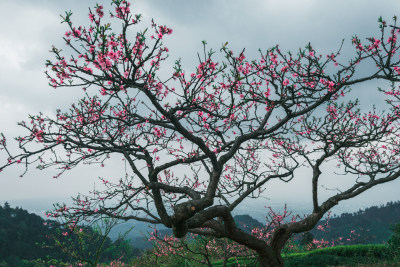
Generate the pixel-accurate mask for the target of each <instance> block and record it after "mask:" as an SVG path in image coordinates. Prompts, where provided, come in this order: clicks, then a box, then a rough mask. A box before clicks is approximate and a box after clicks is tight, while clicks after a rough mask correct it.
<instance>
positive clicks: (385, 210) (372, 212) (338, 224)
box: [311, 201, 400, 244]
mask: <svg viewBox="0 0 400 267" xmlns="http://www.w3.org/2000/svg"><path fill="white" fill-rule="evenodd" d="M399 222H400V202H399V201H398V202H388V203H387V204H386V205H381V206H379V207H378V206H372V207H369V208H366V209H365V210H361V209H360V210H359V211H358V212H354V213H343V214H341V215H339V216H333V217H332V218H331V219H330V220H329V222H328V225H329V227H328V228H326V229H325V231H319V230H317V227H316V228H315V229H313V230H312V231H311V233H312V234H313V235H314V237H315V238H316V239H321V238H323V239H325V240H334V239H337V238H340V237H343V238H346V239H347V238H350V236H351V238H350V239H351V240H350V243H351V244H377V243H383V242H386V241H387V240H388V238H389V237H390V235H391V233H392V232H391V230H390V226H391V225H393V224H394V223H399ZM325 223H326V220H324V221H321V222H320V223H319V225H324V224H325ZM352 231H354V232H353V233H352Z"/></svg>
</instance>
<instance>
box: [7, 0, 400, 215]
mask: <svg viewBox="0 0 400 267" xmlns="http://www.w3.org/2000/svg"><path fill="white" fill-rule="evenodd" d="M94 3H95V1H89V0H87V1H85V0H63V1H61V0H35V1H33V0H0V25H1V30H0V48H1V49H0V122H1V124H0V132H4V133H5V134H6V136H7V137H8V138H9V139H10V138H11V137H12V136H17V135H19V134H21V129H20V128H19V127H17V125H16V122H18V121H21V120H24V119H27V115H28V114H36V113H38V112H43V113H45V114H52V113H54V111H55V109H57V108H59V107H68V106H69V105H70V104H71V103H73V102H74V101H75V100H77V99H78V98H79V97H80V96H81V93H80V92H79V91H78V89H69V88H61V89H57V90H54V89H52V88H51V87H49V86H48V85H47V80H46V78H45V75H44V73H43V72H44V62H45V60H46V59H51V55H50V53H49V49H50V47H51V45H52V44H54V45H56V46H57V47H58V48H62V47H63V42H62V40H61V37H62V35H63V34H64V32H65V31H66V30H67V28H66V25H65V24H60V21H61V18H60V17H59V14H62V13H64V11H65V10H72V11H73V12H74V15H73V17H72V19H73V21H76V25H87V23H88V17H87V10H88V9H87V8H88V7H89V6H92V7H93V6H94ZM99 3H101V4H104V5H105V8H107V7H108V6H109V5H108V3H109V1H99ZM132 4H133V5H132V10H133V12H135V13H141V14H142V15H143V22H142V25H145V26H148V25H149V22H150V19H151V18H154V19H155V20H156V22H157V23H159V24H165V25H168V26H169V27H171V28H172V29H173V30H174V32H173V34H172V35H171V36H169V38H168V39H167V41H166V45H167V46H168V47H169V50H170V55H171V58H172V59H176V58H178V57H180V58H182V62H183V65H184V67H185V68H187V69H190V70H193V69H194V66H195V64H196V63H197V62H196V57H197V56H196V53H197V52H198V51H201V48H202V46H201V41H202V40H206V41H207V42H208V45H209V47H210V48H213V49H214V50H217V51H218V50H219V48H220V47H221V45H222V44H224V43H225V42H227V41H228V42H229V47H230V48H231V49H234V50H236V51H237V50H241V49H243V48H246V53H247V57H248V58H256V57H257V53H258V52H257V50H258V49H259V48H262V49H266V48H269V47H271V46H273V45H275V44H280V47H281V50H283V51H287V50H292V51H296V50H297V49H298V48H299V47H304V46H305V45H306V44H307V43H308V42H311V43H312V44H313V47H314V48H315V49H316V50H317V52H321V53H323V54H324V53H329V52H334V51H335V50H336V49H337V48H338V47H339V46H340V43H341V40H342V39H343V38H345V39H346V43H347V44H350V40H351V37H352V36H353V35H354V34H357V35H358V36H359V37H361V38H364V37H369V36H372V35H375V36H376V35H377V34H378V24H377V19H378V17H379V16H383V17H384V19H386V20H388V21H390V20H391V18H392V17H393V15H396V14H397V15H400V2H399V1H398V0H397V1H385V2H384V4H380V3H379V1H367V0H359V1H349V0H347V1H344V0H340V1H338V0H337V1H331V0H330V1H324V0H306V1H301V0H293V1H284V0H280V1H268V0H246V1H237V0H213V1H211V0H202V1H194V0H185V1H177V0H174V1H167V0H164V1H161V0H160V1H155V0H153V1H149V0H140V1H134V2H133V1H132ZM346 48H349V45H347V46H345V49H346ZM343 55H344V57H343V60H345V59H346V55H348V52H347V51H344V52H343ZM375 85H376V84H374V83H370V84H369V86H370V87H372V88H373V89H368V90H375V89H374V88H375ZM361 95H362V96H364V98H366V97H365V95H366V94H365V93H362V94H360V96H361ZM366 101H367V102H368V101H369V102H368V103H372V102H373V101H371V99H369V100H368V98H366ZM22 133H23V132H22ZM3 155H4V154H1V156H3ZM0 161H1V162H3V161H4V159H0ZM20 173H21V169H17V168H10V169H7V170H6V171H4V172H3V173H2V174H1V175H0V202H3V201H6V200H8V201H11V202H13V201H14V202H18V200H21V199H29V200H35V199H36V200H37V199H43V198H46V199H50V200H51V201H63V200H64V199H66V198H67V197H68V196H71V195H75V194H76V193H77V192H82V193H85V192H87V191H89V190H90V189H92V188H93V184H94V182H95V181H96V177H97V176H99V175H103V176H110V177H120V176H121V175H122V174H123V166H121V170H118V168H117V167H114V166H113V167H112V168H104V169H102V170H101V172H100V171H99V170H97V169H95V168H78V169H76V170H73V171H71V172H70V173H68V174H67V175H64V176H62V177H61V178H60V179H58V180H55V179H52V178H51V177H52V176H53V174H54V173H55V171H54V170H50V171H42V172H39V171H36V170H32V171H31V172H29V173H28V174H27V175H25V177H24V178H18V175H19V174H20ZM303 181H304V180H302V179H298V180H297V181H295V182H294V183H293V184H292V185H284V186H283V187H282V186H278V187H276V188H274V189H273V190H272V191H270V197H272V199H274V200H275V201H281V199H283V197H286V196H288V198H287V199H288V201H291V202H295V201H297V200H299V201H302V202H304V201H308V200H309V197H310V194H309V193H310V191H309V188H306V186H304V185H303ZM286 186H288V187H286ZM287 188H288V189H287ZM299 188H304V190H303V189H302V190H299ZM399 189H400V181H397V182H395V183H391V184H387V185H383V186H381V187H379V188H375V189H372V190H371V192H368V193H365V194H364V195H362V196H359V197H358V198H357V199H356V200H354V201H353V202H347V204H348V205H350V204H351V205H361V206H364V207H365V206H369V205H372V204H374V203H384V202H386V201H391V200H399V199H400V194H399V193H398V192H399ZM294 193H295V194H294ZM293 195H295V196H296V198H294V197H293ZM349 203H350V204H349Z"/></svg>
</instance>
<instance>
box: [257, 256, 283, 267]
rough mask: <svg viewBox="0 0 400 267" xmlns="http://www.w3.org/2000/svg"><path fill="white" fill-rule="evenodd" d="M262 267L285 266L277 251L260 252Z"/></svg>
mask: <svg viewBox="0 0 400 267" xmlns="http://www.w3.org/2000/svg"><path fill="white" fill-rule="evenodd" d="M258 263H259V264H260V267H283V266H284V265H283V259H282V257H281V255H280V254H276V253H258Z"/></svg>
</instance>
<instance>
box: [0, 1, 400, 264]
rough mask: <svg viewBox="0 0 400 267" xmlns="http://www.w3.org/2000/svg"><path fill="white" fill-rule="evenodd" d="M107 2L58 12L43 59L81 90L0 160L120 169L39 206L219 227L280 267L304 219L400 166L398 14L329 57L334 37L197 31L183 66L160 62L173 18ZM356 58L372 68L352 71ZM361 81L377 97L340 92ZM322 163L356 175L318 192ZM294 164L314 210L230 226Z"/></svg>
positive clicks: (89, 215)
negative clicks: (326, 45) (238, 39)
mask: <svg viewBox="0 0 400 267" xmlns="http://www.w3.org/2000/svg"><path fill="white" fill-rule="evenodd" d="M111 7H112V9H111V10H112V11H110V12H109V13H108V12H106V11H105V10H104V8H103V6H101V5H96V7H95V8H94V9H89V20H90V23H89V25H88V26H75V25H74V24H73V22H72V12H66V14H65V15H64V16H62V17H63V22H65V23H66V24H67V26H68V30H67V31H66V33H65V35H64V37H63V39H64V40H65V43H66V46H67V47H68V49H66V50H65V51H62V50H61V49H58V48H56V47H53V48H52V49H51V53H52V54H53V55H54V59H53V60H48V61H47V63H46V66H47V69H48V70H47V71H46V75H47V77H48V79H49V84H50V86H52V87H54V88H62V87H78V88H83V90H85V92H86V96H85V97H84V98H82V99H81V100H80V101H79V102H77V103H74V104H72V105H71V108H70V109H69V110H57V112H56V116H55V117H52V116H46V115H44V114H39V115H35V116H31V117H30V118H29V121H23V122H21V123H20V125H21V127H22V128H24V129H25V131H27V134H26V135H24V136H20V137H17V141H18V142H19V147H20V149H21V151H20V152H17V153H13V151H10V150H9V149H8V147H7V142H6V138H5V137H4V136H2V140H1V141H0V145H1V149H2V150H3V152H5V153H6V154H7V158H8V161H7V162H5V163H4V164H3V165H2V166H1V167H0V169H4V168H6V167H8V166H10V165H13V164H20V165H23V166H25V171H27V170H28V169H29V167H30V166H31V165H35V166H36V167H37V168H39V169H44V168H49V167H56V168H58V170H59V172H58V173H57V174H56V175H55V177H59V176H60V175H61V174H62V173H64V172H65V171H68V170H70V169H72V168H74V167H76V166H78V165H80V164H99V166H104V164H106V162H107V160H109V159H110V158H111V157H116V156H120V157H122V158H123V161H124V162H125V164H126V166H127V167H128V168H129V169H127V170H126V176H125V177H123V178H121V179H120V181H119V182H116V183H114V182H110V181H109V180H108V179H106V178H102V182H103V184H104V186H105V188H104V189H102V190H96V191H94V192H92V194H90V195H88V196H79V197H77V198H76V199H75V205H74V206H73V207H66V206H62V205H60V207H58V209H57V210H55V211H54V212H53V213H52V214H49V215H51V216H53V217H59V216H63V217H66V218H69V221H70V222H71V223H73V224H76V223H77V222H78V221H80V220H93V219H94V220H96V219H99V218H104V217H111V218H117V219H125V220H131V219H133V220H139V221H146V222H150V223H154V224H163V225H165V226H167V227H169V228H172V229H173V233H174V235H175V237H177V238H182V237H184V236H185V235H186V234H187V233H188V232H191V233H195V234H199V235H207V236H214V237H221V238H222V237H224V238H229V239H230V240H232V241H235V242H237V243H239V244H241V245H244V246H246V247H247V248H249V249H252V250H254V251H255V252H256V253H257V254H258V256H259V261H260V263H261V265H262V266H280V265H282V264H283V262H282V258H281V256H280V252H281V250H282V248H283V247H284V245H285V243H286V242H287V240H288V239H289V238H290V237H291V236H292V235H293V234H294V233H301V232H305V231H309V230H311V229H312V228H313V227H314V226H315V225H316V224H317V223H318V221H319V220H320V219H321V218H322V217H323V215H324V214H325V213H326V212H327V211H328V210H329V209H331V208H332V207H334V206H335V205H337V204H338V203H339V202H340V201H343V200H346V199H350V198H353V197H355V196H357V195H359V194H361V193H363V192H364V191H366V190H368V189H370V188H372V187H374V186H377V185H379V184H382V183H386V182H390V181H393V180H395V179H397V178H398V177H399V176H400V165H399V153H398V152H399V142H398V137H399V136H398V135H399V129H400V128H399V107H400V106H399V96H400V91H399V88H398V87H397V85H396V82H398V81H399V76H400V68H399V65H400V61H399V53H398V49H399V45H398V43H397V35H398V33H399V29H398V28H397V26H396V21H397V18H396V17H394V18H393V25H389V24H388V23H387V22H386V21H385V20H383V19H382V18H380V19H379V22H378V23H379V28H380V30H379V32H378V34H377V36H376V37H370V38H367V39H366V40H361V39H359V38H358V37H357V36H354V37H353V38H352V40H351V42H352V44H353V46H354V56H353V57H352V58H351V59H349V60H344V59H342V58H341V57H340V52H341V48H340V49H339V50H338V51H336V52H333V53H330V54H327V55H321V54H319V53H318V52H317V51H316V50H315V49H314V48H313V46H312V45H311V44H308V45H307V46H306V47H305V48H304V49H303V48H301V49H299V51H298V52H297V53H290V52H288V53H284V52H282V51H281V50H280V49H279V46H275V47H272V48H269V49H264V50H260V51H259V57H258V58H257V59H251V60H249V59H247V58H246V56H245V50H244V49H243V51H241V52H239V53H234V52H233V51H231V50H230V49H229V47H228V44H227V43H226V44H225V45H223V46H222V48H221V49H220V50H219V53H217V52H215V51H213V50H212V49H210V50H208V48H207V45H206V42H203V45H204V50H203V52H201V53H199V54H198V61H199V62H198V64H197V65H196V66H195V67H194V69H193V70H192V71H188V70H184V69H183V67H182V65H181V63H180V60H177V61H176V62H175V64H174V67H173V68H172V69H170V70H168V69H162V66H163V64H165V61H166V60H167V58H168V51H169V50H168V48H167V47H165V46H164V45H163V40H164V39H165V38H167V37H168V35H171V34H172V33H173V31H172V29H171V28H169V27H167V26H164V25H160V24H157V23H156V22H155V21H154V20H152V23H151V25H150V26H149V28H146V29H145V30H142V31H141V30H138V29H140V28H139V27H138V24H139V23H140V22H141V15H134V14H133V13H132V11H131V9H130V3H129V2H127V1H122V0H112V1H111ZM111 23H112V24H111ZM111 25H112V26H111ZM119 25H121V26H120V27H119ZM118 27H119V28H118ZM135 29H136V31H135ZM218 57H221V58H222V59H221V60H216V58H218ZM360 64H368V65H370V66H375V70H374V71H372V72H371V73H363V72H360V70H359V65H360ZM165 65H166V64H165ZM165 73H169V74H170V75H169V76H168V77H165ZM370 80H382V81H389V82H391V84H390V85H389V86H387V88H382V89H379V90H377V94H378V93H381V94H383V95H384V96H385V97H386V98H387V99H386V102H384V103H382V105H380V107H384V108H383V109H381V110H379V109H377V108H372V109H370V110H367V111H364V110H362V109H360V103H359V101H358V100H357V99H354V98H353V97H352V94H350V93H349V92H350V90H351V87H352V86H354V85H359V84H364V83H366V82H367V81H370ZM386 85H387V83H385V86H386ZM378 91H379V92H378ZM327 162H333V163H335V165H337V168H338V169H337V172H338V173H340V174H344V175H352V177H355V179H354V184H353V185H352V186H350V187H348V188H346V189H344V190H343V189H341V190H336V191H335V192H334V193H333V194H332V196H331V197H329V198H327V199H325V200H321V199H320V197H319V194H318V192H319V191H318V190H319V188H320V183H319V182H320V179H321V177H322V176H323V175H324V174H326V173H329V175H332V173H330V172H329V170H327V169H326V168H325V166H326V165H325V164H326V163H327ZM305 167H308V168H309V169H311V170H312V173H311V174H310V177H309V179H310V180H311V181H312V183H311V188H310V197H311V198H312V203H313V204H312V205H313V208H312V210H313V211H312V213H311V214H309V215H307V216H305V217H303V218H298V217H297V218H294V219H293V220H290V221H279V220H278V222H279V224H276V225H275V226H276V227H274V229H273V234H272V235H271V236H269V237H268V238H258V237H257V236H254V235H252V234H251V233H246V232H244V231H242V230H240V229H239V228H237V226H236V224H235V222H234V220H233V217H232V211H234V209H235V208H236V207H237V206H238V205H239V204H240V203H242V202H243V201H244V200H245V199H248V198H257V197H259V196H260V195H262V194H263V190H264V189H265V188H266V187H267V186H269V185H270V184H271V182H272V181H275V180H281V181H282V182H284V183H288V182H290V181H292V179H294V178H295V177H296V176H298V175H299V170H301V169H302V168H305ZM113 168H118V167H117V166H115V167H114V166H113ZM120 168H124V164H121V166H120ZM177 170H179V171H180V173H179V174H178V172H177ZM182 173H183V174H182ZM332 179H335V177H334V176H333V175H332ZM279 190H283V189H279ZM283 193H284V192H283Z"/></svg>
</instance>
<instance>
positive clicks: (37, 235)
mask: <svg viewBox="0 0 400 267" xmlns="http://www.w3.org/2000/svg"><path fill="white" fill-rule="evenodd" d="M83 228H84V229H85V232H86V233H88V235H90V236H92V237H96V235H98V233H97V232H95V231H94V230H92V229H91V228H90V227H83ZM62 232H63V233H64V234H66V233H67V231H66V230H65V229H64V228H62V226H60V225H58V224H57V223H56V222H55V221H50V220H44V219H43V218H41V217H40V216H38V215H36V214H33V213H29V212H28V211H26V210H24V209H22V208H20V207H16V208H12V207H10V204H9V203H7V202H6V203H5V204H4V205H3V206H1V205H0V266H26V267H28V266H34V264H35V261H38V262H41V263H43V262H46V261H47V260H49V259H57V260H58V261H62V262H75V261H76V259H75V258H74V257H72V256H71V255H69V254H67V253H65V252H63V251H62V250H61V249H60V248H59V246H57V245H56V244H55V242H54V239H53V238H51V236H55V237H57V238H58V241H60V242H63V244H64V246H65V248H68V249H70V250H74V249H76V248H78V246H81V245H82V246H85V245H87V244H85V243H89V241H88V240H87V239H86V240H85V238H83V239H82V240H81V241H79V240H78V239H77V237H76V235H74V234H73V233H68V235H67V236H64V235H63V234H62ZM92 240H93V238H92ZM89 245H90V246H92V247H94V245H95V244H92V243H90V244H89ZM88 248H89V250H90V247H89V246H88ZM103 248H104V253H102V255H101V260H102V261H108V260H111V259H115V258H118V257H120V256H122V255H125V256H129V257H133V256H134V255H137V254H138V253H139V251H138V250H137V249H134V248H131V247H129V246H126V245H125V244H124V243H123V242H122V241H121V240H116V241H114V242H112V241H111V239H110V238H108V237H107V238H106V239H105V241H104V245H103ZM94 249H95V248H93V249H92V250H94ZM92 253H93V251H92ZM35 266H36V265H35Z"/></svg>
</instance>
